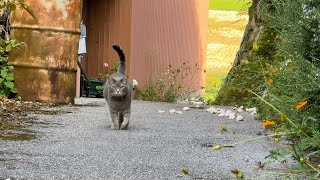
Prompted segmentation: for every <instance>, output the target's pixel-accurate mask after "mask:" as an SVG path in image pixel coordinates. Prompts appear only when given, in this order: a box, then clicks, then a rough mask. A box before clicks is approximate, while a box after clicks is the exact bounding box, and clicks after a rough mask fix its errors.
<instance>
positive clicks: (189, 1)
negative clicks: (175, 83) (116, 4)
mask: <svg viewBox="0 0 320 180" xmlns="http://www.w3.org/2000/svg"><path fill="white" fill-rule="evenodd" d="M208 5H209V2H208V0H161V1H159V0H134V1H133V4H132V27H131V28H132V29H131V30H132V31H131V58H130V59H131V66H130V69H131V74H130V75H131V78H134V79H137V80H138V82H139V86H140V87H146V86H147V84H148V81H149V80H150V78H151V77H152V76H154V75H158V74H160V73H161V72H163V71H164V70H165V69H166V67H167V66H168V65H172V66H173V67H180V66H182V65H183V63H187V66H189V67H190V69H191V75H189V76H187V77H186V78H185V79H184V80H182V81H181V82H182V83H183V84H184V85H186V86H188V87H189V89H188V91H194V90H199V89H200V88H201V87H203V86H204V81H205V74H204V68H205V55H206V46H207V27H208V25H207V19H208Z"/></svg>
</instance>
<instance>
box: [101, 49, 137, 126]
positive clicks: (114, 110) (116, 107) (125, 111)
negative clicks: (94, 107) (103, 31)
mask: <svg viewBox="0 0 320 180" xmlns="http://www.w3.org/2000/svg"><path fill="white" fill-rule="evenodd" d="M112 47H113V49H114V50H115V51H117V53H118V55H119V58H120V65H119V68H118V72H116V73H114V74H112V75H111V76H110V77H109V79H108V80H107V82H106V83H105V86H104V90H103V96H104V98H105V99H106V100H107V103H108V105H109V109H110V114H111V119H112V125H111V129H127V128H128V125H129V119H130V113H131V93H132V87H131V84H130V83H129V82H128V79H127V77H126V76H125V55H124V53H123V50H122V49H121V48H120V47H119V46H118V45H114V44H113V45H112Z"/></svg>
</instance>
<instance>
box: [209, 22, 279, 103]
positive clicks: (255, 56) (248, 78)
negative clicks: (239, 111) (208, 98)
mask: <svg viewBox="0 0 320 180" xmlns="http://www.w3.org/2000/svg"><path fill="white" fill-rule="evenodd" d="M275 36H276V34H274V33H273V32H272V31H270V30H268V29H267V28H266V30H265V31H264V33H263V34H262V35H261V38H260V39H259V40H258V41H257V42H254V45H253V50H252V52H251V54H250V56H249V57H248V59H246V60H242V61H241V64H240V65H239V66H237V67H236V69H234V71H231V72H230V73H229V74H228V75H227V78H226V79H228V81H229V84H233V86H227V87H224V88H223V90H221V91H220V92H219V93H220V94H219V96H218V97H217V99H216V100H215V103H216V104H220V105H243V104H247V105H248V104H255V97H254V95H252V94H250V93H249V92H248V91H247V89H251V90H254V91H255V92H259V95H262V94H263V93H264V91H265V89H266V88H267V86H268V84H267V82H268V80H269V79H270V77H271V74H270V73H269V71H271V69H273V67H274V64H275V62H274V59H273V54H274V53H275V51H276V48H275V43H276V42H274V37H275Z"/></svg>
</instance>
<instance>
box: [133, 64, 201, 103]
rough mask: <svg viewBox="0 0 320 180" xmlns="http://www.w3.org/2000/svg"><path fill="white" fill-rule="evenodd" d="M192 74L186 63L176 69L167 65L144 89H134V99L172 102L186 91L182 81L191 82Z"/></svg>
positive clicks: (186, 88)
mask: <svg viewBox="0 0 320 180" xmlns="http://www.w3.org/2000/svg"><path fill="white" fill-rule="evenodd" d="M196 69H197V65H196ZM193 72H194V71H193V70H192V68H191V67H190V65H188V62H184V63H183V64H182V65H181V66H180V67H177V68H175V67H172V65H168V66H167V67H166V69H165V70H164V71H163V72H161V73H159V74H156V75H155V76H154V77H153V78H152V79H151V80H150V81H149V82H150V83H149V85H148V87H147V88H146V89H144V90H142V89H140V88H138V87H136V92H135V98H136V99H140V100H146V101H163V102H174V101H176V100H177V98H179V97H180V96H181V95H183V93H184V92H187V91H188V87H187V86H184V85H183V84H184V83H183V81H184V80H187V81H192V73H193Z"/></svg>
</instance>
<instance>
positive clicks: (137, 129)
mask: <svg viewBox="0 0 320 180" xmlns="http://www.w3.org/2000/svg"><path fill="white" fill-rule="evenodd" d="M185 106H186V105H183V104H169V103H156V102H143V101H133V105H132V107H133V109H132V120H131V124H130V128H129V129H128V130H123V131H115V130H111V129H110V128H109V126H110V124H111V120H110V114H109V113H108V110H107V107H106V105H105V102H104V100H102V99H99V100H95V102H94V103H92V104H87V105H81V106H80V105H78V106H58V107H57V106H53V107H44V109H43V108H42V110H43V112H50V111H51V112H55V113H37V114H34V113H32V114H28V115H27V117H30V118H31V119H33V120H32V121H33V125H32V126H29V127H28V129H29V131H30V133H32V132H33V133H35V134H34V135H35V138H34V139H32V138H31V139H19V141H14V140H12V139H11V140H8V139H5V138H3V137H2V140H0V142H1V143H0V179H112V180H114V179H192V178H200V179H234V178H235V177H236V176H235V174H233V173H242V174H243V175H245V176H246V179H247V178H249V179H250V178H252V179H256V178H257V177H259V179H261V178H263V176H261V172H260V170H259V166H258V164H259V162H260V161H264V160H265V157H266V156H267V155H268V154H269V153H268V150H269V149H270V146H271V145H272V143H270V142H269V141H268V140H267V139H266V138H260V137H262V136H263V135H265V134H264V133H265V131H264V130H263V127H262V125H261V122H259V121H256V120H254V117H253V116H252V115H250V113H248V112H239V113H238V112H237V114H241V115H242V116H243V118H244V121H236V120H231V119H228V118H227V117H220V116H218V115H216V114H211V113H210V112H207V111H206V109H205V108H204V109H198V108H190V109H189V110H188V111H183V110H182V109H183V107H185ZM216 108H218V107H216ZM222 108H224V109H231V107H222ZM172 109H175V110H176V111H179V110H181V112H178V113H170V110H171V111H173V110H172ZM37 112H38V111H37ZM180 113H182V114H180ZM261 134H262V135H261ZM250 137H254V138H258V140H256V141H248V142H244V143H238V144H234V146H233V147H221V146H219V144H225V145H226V144H228V145H230V144H233V143H237V142H241V141H243V140H247V139H248V138H250ZM259 138H260V139H259ZM216 145H218V146H216ZM220 148H221V149H220ZM237 170H238V171H239V172H237ZM231 171H232V172H233V173H232V172H231ZM183 172H184V173H183ZM238 175H240V174H238ZM265 177H268V178H269V179H270V176H269V175H268V176H265Z"/></svg>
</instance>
